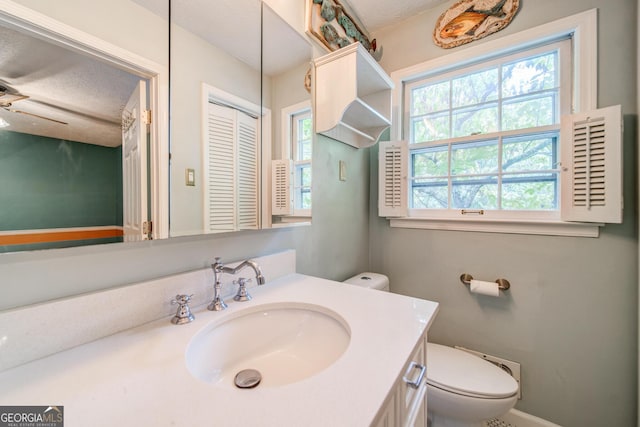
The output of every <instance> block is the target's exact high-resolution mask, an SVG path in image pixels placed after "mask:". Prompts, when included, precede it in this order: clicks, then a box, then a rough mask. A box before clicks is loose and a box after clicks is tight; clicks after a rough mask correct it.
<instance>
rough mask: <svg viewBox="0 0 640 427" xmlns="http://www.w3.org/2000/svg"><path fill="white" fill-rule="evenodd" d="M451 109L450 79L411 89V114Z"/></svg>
mask: <svg viewBox="0 0 640 427" xmlns="http://www.w3.org/2000/svg"><path fill="white" fill-rule="evenodd" d="M448 109H449V81H446V82H441V83H435V84H431V85H428V86H422V87H419V88H416V89H413V90H412V91H411V115H412V116H417V115H420V114H427V113H433V112H434V111H442V110H448Z"/></svg>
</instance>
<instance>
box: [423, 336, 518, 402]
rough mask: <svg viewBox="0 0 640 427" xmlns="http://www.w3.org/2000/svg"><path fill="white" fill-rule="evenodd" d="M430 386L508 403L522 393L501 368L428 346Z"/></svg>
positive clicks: (454, 350)
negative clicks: (506, 399)
mask: <svg viewBox="0 0 640 427" xmlns="http://www.w3.org/2000/svg"><path fill="white" fill-rule="evenodd" d="M427 384H429V385H430V386H432V387H437V388H439V389H442V390H445V391H447V392H450V393H455V394H460V395H463V396H469V397H475V398H482V399H504V398H508V397H512V396H514V395H515V394H516V393H517V392H518V383H517V382H516V380H515V379H514V378H513V377H512V376H511V375H509V374H508V373H506V372H505V371H503V370H502V369H500V368H498V367H497V366H495V365H493V364H491V363H489V362H487V361H485V360H482V359H481V358H479V357H477V356H474V355H472V354H470V353H467V352H465V351H462V350H457V349H455V348H453V347H448V346H444V345H440V344H433V343H427Z"/></svg>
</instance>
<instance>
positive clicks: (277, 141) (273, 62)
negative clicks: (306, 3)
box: [262, 3, 314, 227]
mask: <svg viewBox="0 0 640 427" xmlns="http://www.w3.org/2000/svg"><path fill="white" fill-rule="evenodd" d="M263 9H264V10H263V32H262V43H263V53H262V54H263V75H264V76H263V77H264V88H265V90H264V93H263V105H264V107H265V108H268V109H269V111H271V118H272V120H271V123H270V125H271V126H270V130H269V129H263V132H265V133H268V132H269V131H270V133H269V136H270V137H271V140H272V141H273V143H272V156H271V159H272V160H273V161H272V162H271V170H272V173H271V176H270V178H271V181H270V186H269V188H268V190H269V191H270V201H271V203H270V205H269V206H268V207H267V208H268V209H269V210H270V214H269V215H267V218H266V219H265V223H269V222H270V226H271V227H281V226H289V225H292V224H300V223H308V222H310V221H311V206H312V194H311V181H312V160H313V159H312V144H313V139H314V135H313V126H312V123H313V120H312V112H311V94H310V90H311V59H312V50H313V48H312V47H311V45H310V43H309V41H308V40H307V37H306V36H303V35H301V34H300V33H298V32H297V31H296V30H295V29H294V28H292V27H291V26H290V25H288V24H287V23H286V22H285V21H284V19H283V18H282V17H280V16H279V15H278V14H277V13H276V12H275V11H274V10H272V9H271V8H270V7H269V6H268V5H267V4H266V3H265V5H264V7H263ZM278 168H282V171H284V175H285V176H286V180H285V182H281V181H282V177H283V174H282V173H280V172H282V171H280V170H278ZM285 199H286V200H285Z"/></svg>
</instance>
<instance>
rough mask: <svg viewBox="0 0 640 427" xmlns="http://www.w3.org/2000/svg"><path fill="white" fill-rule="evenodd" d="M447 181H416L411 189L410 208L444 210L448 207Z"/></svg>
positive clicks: (440, 179)
mask: <svg viewBox="0 0 640 427" xmlns="http://www.w3.org/2000/svg"><path fill="white" fill-rule="evenodd" d="M448 185H449V181H448V180H447V179H442V178H439V179H416V180H414V181H413V186H412V188H411V207H412V208H415V209H446V208H447V207H448V205H449V195H448V194H449V186H448Z"/></svg>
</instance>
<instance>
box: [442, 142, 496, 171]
mask: <svg viewBox="0 0 640 427" xmlns="http://www.w3.org/2000/svg"><path fill="white" fill-rule="evenodd" d="M497 171H498V141H495V140H494V141H482V142H467V143H464V144H454V145H453V146H452V147H451V174H452V175H472V174H480V173H491V172H497Z"/></svg>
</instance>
